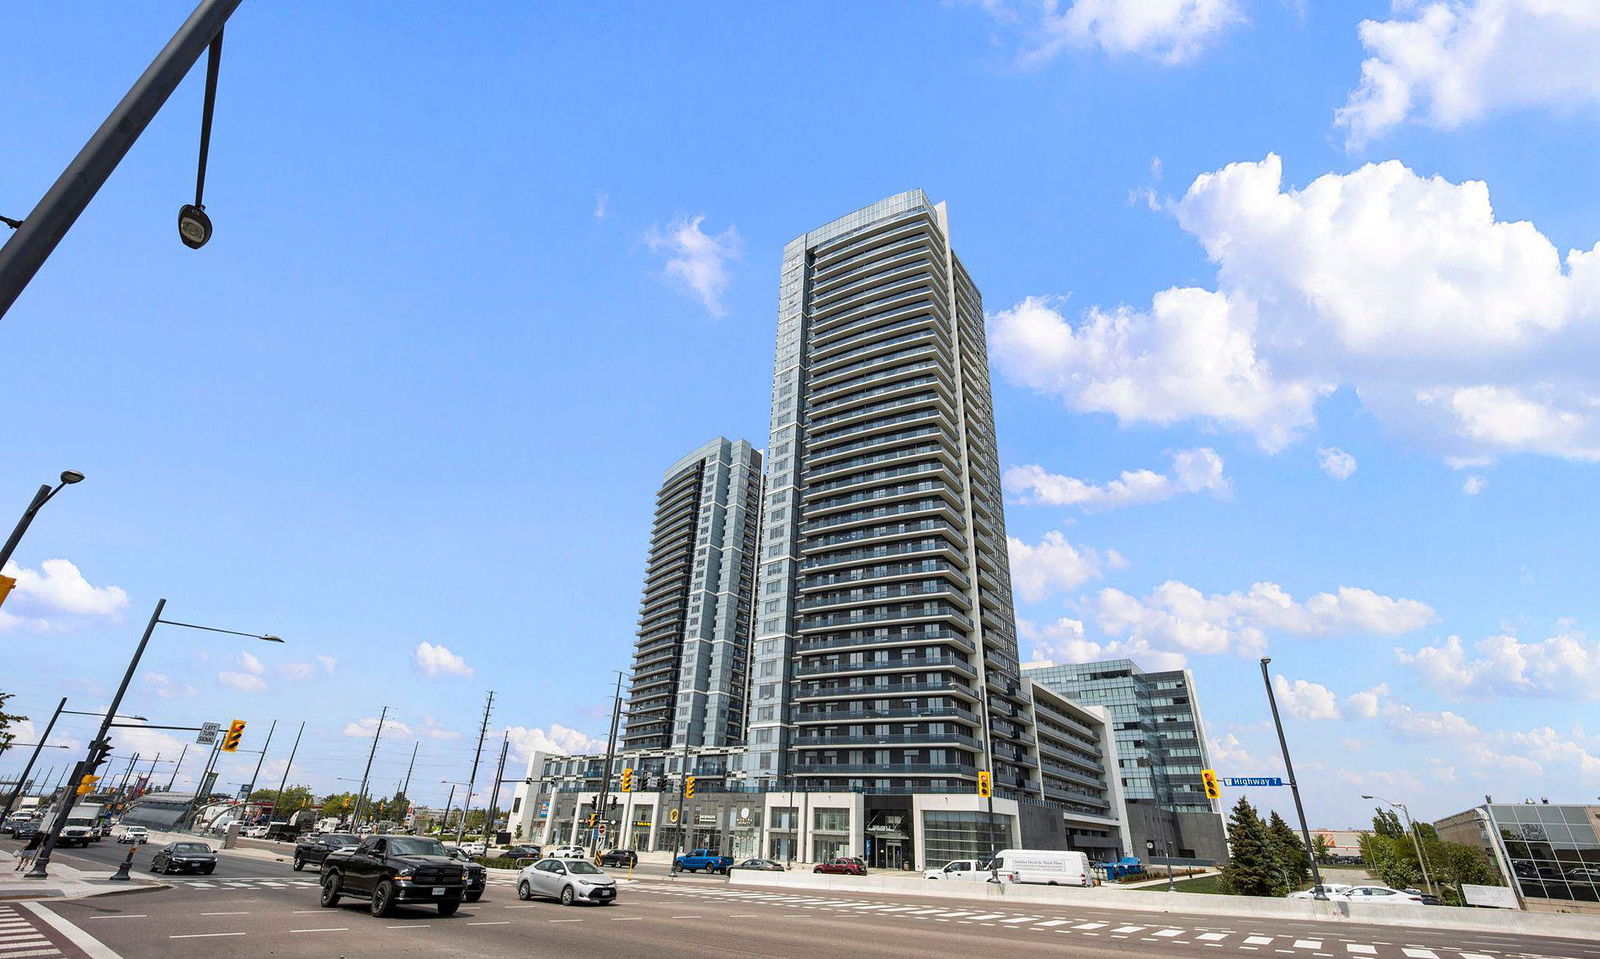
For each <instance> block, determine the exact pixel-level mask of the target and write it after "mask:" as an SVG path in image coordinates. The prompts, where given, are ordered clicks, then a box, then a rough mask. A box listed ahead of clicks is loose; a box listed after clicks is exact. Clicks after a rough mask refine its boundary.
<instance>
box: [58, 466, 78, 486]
mask: <svg viewBox="0 0 1600 959" xmlns="http://www.w3.org/2000/svg"><path fill="white" fill-rule="evenodd" d="M61 482H62V483H64V484H65V485H67V486H71V485H72V484H74V483H81V482H83V474H82V473H80V472H78V471H77V470H62V471H61Z"/></svg>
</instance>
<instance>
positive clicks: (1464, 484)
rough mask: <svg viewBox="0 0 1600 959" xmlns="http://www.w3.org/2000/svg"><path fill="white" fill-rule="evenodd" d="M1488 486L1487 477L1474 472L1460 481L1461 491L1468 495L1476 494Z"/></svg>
mask: <svg viewBox="0 0 1600 959" xmlns="http://www.w3.org/2000/svg"><path fill="white" fill-rule="evenodd" d="M1488 487H1489V481H1488V479H1486V478H1484V477H1482V476H1479V475H1477V474H1476V473H1474V474H1472V475H1471V476H1468V477H1467V478H1466V479H1464V480H1462V481H1461V492H1463V493H1465V494H1467V495H1468V496H1477V495H1478V494H1479V493H1481V492H1483V491H1484V490H1485V489H1488Z"/></svg>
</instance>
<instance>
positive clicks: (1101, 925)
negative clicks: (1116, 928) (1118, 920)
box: [1072, 922, 1106, 929]
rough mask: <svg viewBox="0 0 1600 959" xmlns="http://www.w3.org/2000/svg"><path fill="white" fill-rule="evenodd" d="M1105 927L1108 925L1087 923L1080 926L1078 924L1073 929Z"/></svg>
mask: <svg viewBox="0 0 1600 959" xmlns="http://www.w3.org/2000/svg"><path fill="white" fill-rule="evenodd" d="M1105 927H1106V924H1105V923H1103V922H1085V923H1080V924H1078V925H1076V926H1073V927H1072V928H1074V929H1104V928H1105Z"/></svg>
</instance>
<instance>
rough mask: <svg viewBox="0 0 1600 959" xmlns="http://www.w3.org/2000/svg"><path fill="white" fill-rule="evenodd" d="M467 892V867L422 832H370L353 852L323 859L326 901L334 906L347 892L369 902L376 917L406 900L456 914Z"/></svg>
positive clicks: (442, 914)
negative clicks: (408, 834)
mask: <svg viewBox="0 0 1600 959" xmlns="http://www.w3.org/2000/svg"><path fill="white" fill-rule="evenodd" d="M466 894H467V870H466V869H465V868H464V867H463V866H462V864H461V863H459V862H457V861H455V860H454V859H451V858H450V856H449V855H448V854H446V852H445V848H444V844H443V843H441V842H440V841H439V840H437V839H425V838H423V837H420V836H368V837H367V838H366V839H363V840H362V841H361V845H359V846H357V847H356V848H355V849H354V850H353V851H351V852H331V853H328V855H327V856H326V857H325V858H324V859H323V860H322V900H321V902H322V905H323V906H324V907H327V908H332V907H334V906H337V905H338V904H339V899H340V897H342V896H351V897H354V898H357V899H366V900H369V901H370V902H371V904H372V914H373V915H374V916H387V915H389V914H390V913H391V912H393V911H394V907H395V906H396V905H399V904H402V903H410V904H417V905H421V904H427V905H435V906H438V907H439V915H441V916H453V915H455V912H456V910H457V909H459V908H460V907H461V901H462V900H463V899H465V898H466Z"/></svg>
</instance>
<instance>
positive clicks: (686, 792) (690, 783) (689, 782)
mask: <svg viewBox="0 0 1600 959" xmlns="http://www.w3.org/2000/svg"><path fill="white" fill-rule="evenodd" d="M683 798H685V799H693V798H694V777H693V776H690V777H689V778H688V779H685V780H684V781H683Z"/></svg>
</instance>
